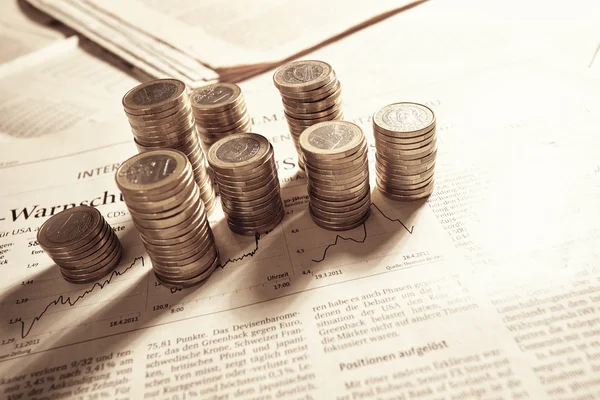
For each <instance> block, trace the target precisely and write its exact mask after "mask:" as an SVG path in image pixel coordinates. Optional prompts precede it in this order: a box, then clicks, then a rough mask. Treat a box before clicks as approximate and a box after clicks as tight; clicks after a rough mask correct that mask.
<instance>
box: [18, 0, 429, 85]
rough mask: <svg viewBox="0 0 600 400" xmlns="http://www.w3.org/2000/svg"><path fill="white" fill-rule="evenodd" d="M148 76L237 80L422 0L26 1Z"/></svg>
mask: <svg viewBox="0 0 600 400" xmlns="http://www.w3.org/2000/svg"><path fill="white" fill-rule="evenodd" d="M27 1H28V2H29V3H30V4H32V5H33V6H35V7H37V8H39V9H40V10H42V11H44V12H46V13H48V14H49V15H51V16H53V17H54V18H56V19H58V20H59V21H61V22H63V23H64V24H66V25H67V26H69V27H71V28H72V29H74V30H76V31H78V32H79V33H81V34H83V35H84V36H86V37H88V38H89V39H91V40H92V41H94V42H96V43H98V44H100V45H101V46H103V47H105V48H106V49H108V50H109V51H111V52H113V53H115V54H116V55H118V56H120V57H121V58H123V59H124V60H126V61H128V62H129V63H131V64H132V65H134V66H135V67H137V68H139V69H141V70H143V71H145V72H146V73H147V74H149V75H150V76H153V77H157V78H160V77H172V78H178V79H180V80H182V81H184V82H185V83H186V84H187V85H188V86H190V87H196V86H202V85H205V84H207V83H210V82H214V81H217V80H224V81H239V80H242V79H245V78H247V77H250V76H253V75H256V74H258V73H260V72H262V71H265V70H266V69H268V68H271V67H273V66H274V65H277V64H278V63H281V62H282V61H284V60H287V59H290V58H293V57H295V56H298V55H301V54H303V53H305V52H307V51H309V50H312V49H314V48H316V47H318V46H320V45H323V44H325V43H327V42H329V41H332V40H335V39H336V38H339V37H341V36H343V35H344V34H347V33H350V32H353V31H356V30H358V29H360V28H363V27H365V26H368V25H370V24H372V23H374V22H377V21H379V20H381V19H383V18H386V17H388V16H391V15H393V14H395V13H397V12H400V11H402V10H404V9H407V8H410V7H411V6H413V5H416V4H418V3H421V2H423V0H417V1H415V0H401V1H395V0H383V1H377V2H366V1H360V0H352V1H349V0H335V1H328V2H322V1H319V0H308V1H302V2H295V1H289V0H287V1H277V2H273V1H268V0H260V1H252V2H249V1H215V0H212V1H204V2H197V1H193V0H178V1H176V2H165V1H157V0H130V1H119V0H63V1H54V0H27Z"/></svg>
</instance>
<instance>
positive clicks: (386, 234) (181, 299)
mask: <svg viewBox="0 0 600 400" xmlns="http://www.w3.org/2000/svg"><path fill="white" fill-rule="evenodd" d="M348 81H351V79H348ZM548 82H552V83H553V84H552V85H548ZM598 87H599V86H598V81H597V80H595V79H594V78H592V77H589V76H585V75H581V74H579V73H574V72H569V71H563V70H559V69H554V68H551V67H550V66H547V65H546V66H541V67H540V66H537V65H534V63H530V62H527V61H525V62H523V63H514V64H512V65H509V66H504V67H503V68H502V69H497V68H488V69H483V70H480V71H479V72H476V73H471V74H469V76H464V77H461V78H460V79H458V78H456V79H452V80H450V81H448V82H447V83H437V84H435V85H430V86H428V85H421V86H420V87H412V88H406V89H405V90H403V91H402V93H397V92H393V93H390V92H381V93H377V94H371V95H370V96H365V97H364V98H363V99H361V100H360V101H359V99H358V97H354V98H352V99H353V101H351V102H350V105H349V108H348V114H347V118H348V120H351V121H354V122H356V123H358V124H359V125H360V126H361V127H362V128H363V129H364V131H365V132H366V134H367V136H368V138H369V140H370V141H371V143H372V134H371V132H372V131H371V121H370V117H369V116H370V115H372V113H373V112H374V111H375V110H376V109H377V108H378V107H381V106H382V105H385V104H387V103H389V102H392V101H394V100H396V99H411V100H414V101H419V102H422V103H424V104H427V105H429V106H430V107H431V108H432V109H433V110H434V111H435V112H436V115H437V121H438V122H437V124H438V137H439V141H440V143H439V156H438V163H437V166H436V190H435V192H434V194H433V195H432V196H431V198H429V199H428V200H426V201H417V202H411V203H398V202H393V201H390V200H386V199H385V198H383V197H382V196H381V195H380V194H379V193H378V192H377V191H376V190H375V189H374V190H373V196H372V200H373V204H372V207H371V215H370V218H369V219H368V220H367V221H366V223H365V224H364V225H362V226H360V227H357V228H355V229H353V230H351V231H347V232H342V233H339V234H336V233H335V232H330V231H325V230H323V229H320V228H318V227H317V226H316V225H315V224H314V223H313V222H312V220H311V218H310V216H309V214H308V209H307V196H306V180H305V179H304V176H303V174H302V173H301V172H300V171H299V170H298V169H297V166H296V154H295V150H294V147H293V145H292V142H291V140H290V137H289V134H288V133H287V130H286V125H285V122H284V120H283V118H282V114H281V112H280V111H277V110H273V111H272V112H264V113H263V112H261V113H259V114H255V115H254V116H253V117H254V122H255V124H254V126H255V131H256V132H257V133H260V134H263V135H264V136H266V137H267V138H268V139H269V140H270V141H271V142H272V143H273V146H274V149H275V157H276V160H277V165H278V168H279V178H280V180H281V185H282V197H283V201H284V204H285V212H286V214H285V218H284V220H283V223H282V224H281V225H280V226H278V227H277V228H276V229H275V230H273V231H272V232H270V233H269V234H267V235H263V236H260V237H257V238H253V237H242V236H238V235H235V234H233V233H231V231H229V229H228V228H227V224H226V223H225V222H224V220H223V215H222V213H221V212H220V211H217V212H215V213H214V214H213V215H211V217H210V220H211V224H212V226H213V230H214V233H215V237H216V241H217V244H218V246H219V249H220V254H221V264H220V266H221V268H218V269H217V271H216V272H215V273H214V274H213V275H212V276H211V278H210V279H209V280H208V281H207V282H206V283H205V284H204V285H202V286H200V287H194V288H190V289H186V290H182V291H176V292H172V291H171V290H168V289H166V288H164V287H162V286H160V285H159V284H158V282H157V281H156V279H155V277H154V275H153V273H152V269H151V267H152V263H151V261H150V259H149V258H148V255H147V254H146V253H145V251H144V248H143V246H142V244H141V242H140V240H139V238H138V235H137V232H136V231H135V230H134V228H133V226H132V223H131V221H130V218H129V215H128V211H127V208H126V207H125V204H124V203H123V201H122V198H121V196H120V193H119V192H118V190H117V188H116V185H115V183H114V170H115V169H116V167H117V166H118V165H119V163H120V162H122V161H123V160H125V159H126V158H127V157H129V156H131V155H132V154H134V153H135V148H134V145H133V143H132V142H131V141H130V140H129V141H125V142H124V141H120V142H119V141H116V142H115V143H113V144H112V145H103V146H101V147H98V148H91V149H90V148H88V149H86V150H85V151H80V149H79V148H73V147H69V146H70V145H69V142H68V141H67V142H62V143H60V146H61V152H60V153H55V154H60V156H57V157H53V158H50V157H44V154H46V153H52V151H53V150H52V149H51V148H50V144H49V142H48V145H47V146H33V145H32V146H30V151H29V152H28V153H27V155H26V157H27V159H28V160H29V161H27V162H23V163H18V162H15V163H10V164H6V165H2V166H1V167H0V181H1V182H2V186H3V190H2V193H1V194H0V271H1V272H2V276H3V279H2V283H1V284H0V285H1V287H2V289H1V291H0V293H1V294H0V397H2V398H10V399H17V398H32V399H59V398H74V399H105V398H106V399H141V398H147V399H153V398H156V399H189V398H201V399H233V398H244V399H275V398H277V399H310V398H320V399H340V400H341V399H402V400H404V399H427V400H432V399H447V400H450V399H456V400H458V399H461V400H462V399H546V398H548V399H562V400H566V399H600V263H599V258H600V257H599V256H600V250H599V249H600V246H599V244H600V232H599V230H598V226H599V225H598V223H599V222H600V218H599V217H600V210H599V207H598V205H599V204H600V159H599V158H598V151H597V150H598V148H599V147H598V144H599V139H598V129H599V127H600V126H599V122H598V120H597V118H593V117H594V116H597V115H598V112H599V110H600V107H599V104H598V101H597V93H598ZM254 98H255V99H257V97H254ZM257 100H258V99H257ZM396 101H398V100H396ZM257 102H258V101H257ZM121 122H122V121H121ZM118 126H119V129H122V127H123V125H122V123H121V124H120V125H118ZM89 129H90V130H91V131H89V132H86V134H88V135H92V136H93V135H94V134H97V135H98V136H103V135H104V134H105V133H107V132H111V131H114V126H113V125H111V122H110V121H101V122H98V123H95V124H93V125H90V127H89ZM125 133H127V132H125ZM30 143H37V142H35V140H34V139H32V142H30ZM20 145H21V144H18V143H17V144H15V143H12V144H11V143H7V144H5V145H4V146H3V153H4V155H6V154H12V156H13V157H17V156H18V154H24V153H22V152H20V151H17V150H15V149H17V148H18V146H20ZM370 150H371V151H370V156H371V161H373V160H374V157H373V156H374V147H373V146H371V149H370ZM17 161H18V160H17ZM373 168H374V166H373V164H371V170H372V171H373ZM372 175H374V174H372ZM373 186H374V185H373ZM75 204H88V205H92V206H96V207H98V209H99V210H100V211H101V212H102V214H103V215H104V216H105V218H106V219H107V221H108V222H109V223H110V224H111V226H112V227H113V229H114V230H115V231H116V233H117V235H118V236H119V237H120V239H121V241H122V243H123V245H124V248H125V252H124V255H123V259H122V262H121V264H120V265H119V266H118V267H117V269H116V271H115V272H113V273H112V274H111V275H109V276H107V277H106V278H104V279H102V280H101V281H99V282H98V283H96V284H88V285H73V284H69V283H67V282H65V281H64V280H63V279H62V278H61V277H60V275H59V272H58V270H57V268H56V266H55V265H53V264H52V262H51V260H50V259H49V258H48V257H47V256H46V255H45V254H44V253H43V251H42V250H41V249H40V247H39V245H38V243H37V242H36V230H37V229H38V228H39V226H40V225H41V224H42V223H43V222H44V221H45V220H46V219H47V218H48V217H49V216H50V215H52V214H54V213H56V212H59V211H60V210H62V209H64V208H66V207H70V206H72V205H75Z"/></svg>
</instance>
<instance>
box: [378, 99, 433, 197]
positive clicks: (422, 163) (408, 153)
mask: <svg viewBox="0 0 600 400" xmlns="http://www.w3.org/2000/svg"><path fill="white" fill-rule="evenodd" d="M435 123H436V121H435V114H434V113H433V111H432V110H431V109H430V108H428V107H426V106H424V105H422V104H417V103H394V104H390V105H387V106H385V107H383V108H382V109H380V110H378V111H377V112H376V113H375V114H374V115H373V135H374V137H375V147H376V150H377V154H376V162H375V167H376V170H377V171H376V173H377V187H378V188H379V190H380V191H381V192H382V193H383V194H384V195H385V196H387V197H389V198H391V199H394V200H417V199H421V198H424V197H427V196H429V195H430V194H431V193H432V192H433V187H434V170H435V159H436V155H437V144H436V133H435Z"/></svg>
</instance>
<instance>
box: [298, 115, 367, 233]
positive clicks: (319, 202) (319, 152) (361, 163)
mask: <svg viewBox="0 0 600 400" xmlns="http://www.w3.org/2000/svg"><path fill="white" fill-rule="evenodd" d="M300 146H301V148H302V153H303V154H304V158H305V160H306V168H305V169H304V170H305V172H306V176H307V179H308V197H309V208H310V213H311V215H312V218H313V220H314V221H315V223H316V224H317V225H319V226H320V227H322V228H325V229H330V230H336V231H343V230H347V229H352V228H355V227H357V226H359V225H360V224H362V223H363V222H364V221H366V219H367V218H368V216H369V210H370V207H371V192H370V185H369V160H368V154H367V140H366V138H365V135H364V133H363V131H362V129H360V127H359V126H358V125H355V124H353V123H350V122H345V121H329V122H321V123H319V124H316V125H313V126H311V127H310V128H308V129H306V130H305V131H304V132H303V133H302V135H300Z"/></svg>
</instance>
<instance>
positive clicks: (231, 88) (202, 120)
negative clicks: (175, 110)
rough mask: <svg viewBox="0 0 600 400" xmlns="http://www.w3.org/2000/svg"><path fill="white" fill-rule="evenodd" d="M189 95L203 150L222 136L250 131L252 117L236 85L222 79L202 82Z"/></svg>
mask: <svg viewBox="0 0 600 400" xmlns="http://www.w3.org/2000/svg"><path fill="white" fill-rule="evenodd" d="M190 99H191V104H192V110H193V112H194V119H195V120H196V130H197V131H198V134H199V135H200V139H201V140H202V145H203V147H204V149H205V151H207V152H208V149H209V148H210V146H211V145H212V144H213V143H215V142H216V141H217V140H219V139H222V138H224V137H225V136H228V135H231V134H233V133H241V132H251V131H252V119H251V118H250V116H249V115H248V110H247V109H246V103H245V102H244V96H243V95H242V90H241V89H240V88H239V86H238V85H235V84H233V83H225V82H221V83H215V84H213V85H208V86H203V87H200V88H197V89H195V90H194V91H193V92H192V94H191V95H190Z"/></svg>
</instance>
